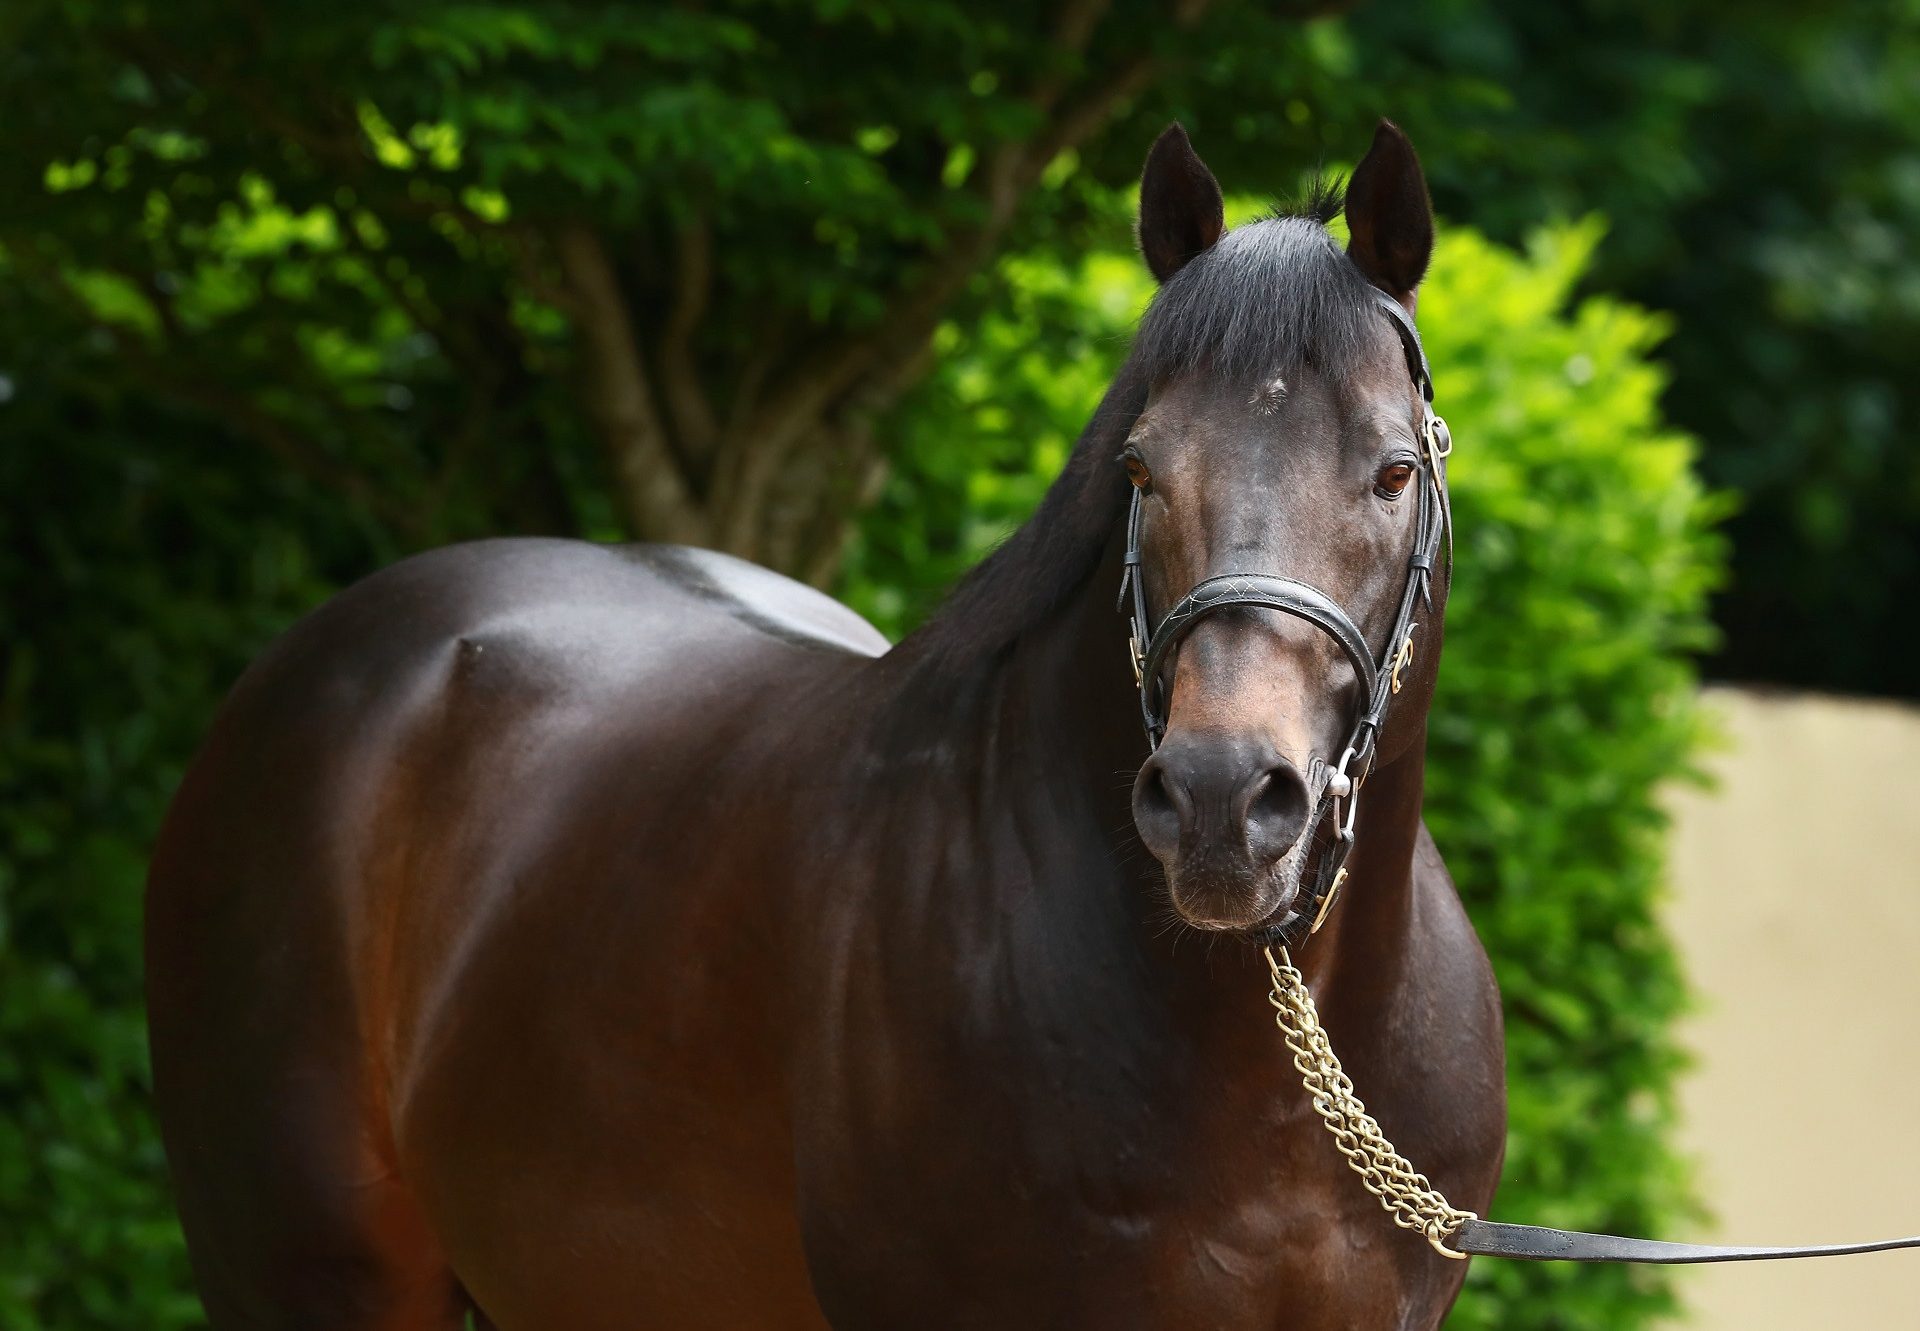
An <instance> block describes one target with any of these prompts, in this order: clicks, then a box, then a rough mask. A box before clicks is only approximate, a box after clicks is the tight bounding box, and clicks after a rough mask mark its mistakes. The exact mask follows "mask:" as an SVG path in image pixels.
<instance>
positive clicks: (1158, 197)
mask: <svg viewBox="0 0 1920 1331" xmlns="http://www.w3.org/2000/svg"><path fill="white" fill-rule="evenodd" d="M1226 229H1227V218H1226V209H1225V206H1224V204H1223V203H1222V201H1221V198H1220V182H1219V181H1217V180H1215V179H1214V178H1213V172H1211V171H1209V170H1207V164H1206V163H1205V162H1203V161H1201V160H1200V155H1199V154H1198V153H1196V152H1195V151H1194V150H1193V144H1191V143H1190V142H1188V141H1187V131H1186V130H1184V129H1182V128H1181V127H1180V125H1179V123H1178V122H1177V121H1176V122H1175V123H1173V124H1171V125H1168V126H1167V127H1166V129H1165V130H1163V131H1162V132H1161V134H1160V137H1159V138H1157V139H1155V140H1154V141H1153V148H1152V149H1151V150H1150V151H1149V152H1148V153H1147V165H1146V169H1145V170H1143V171H1142V172H1141V173H1140V253H1141V254H1142V255H1144V256H1145V257H1146V260H1147V267H1148V268H1150V269H1151V270H1152V271H1153V275H1154V278H1155V279H1156V280H1157V281H1161V282H1164V281H1166V280H1167V279H1168V278H1169V277H1172V276H1173V275H1174V274H1175V273H1177V272H1179V271H1180V270H1181V269H1182V268H1183V267H1185V266H1186V263H1187V261H1188V260H1189V259H1191V258H1193V257H1194V255H1196V254H1200V253H1202V252H1203V251H1205V250H1208V249H1211V248H1212V247H1213V244H1214V242H1215V241H1217V240H1219V239H1220V237H1221V236H1222V235H1223V234H1225V232H1226Z"/></svg>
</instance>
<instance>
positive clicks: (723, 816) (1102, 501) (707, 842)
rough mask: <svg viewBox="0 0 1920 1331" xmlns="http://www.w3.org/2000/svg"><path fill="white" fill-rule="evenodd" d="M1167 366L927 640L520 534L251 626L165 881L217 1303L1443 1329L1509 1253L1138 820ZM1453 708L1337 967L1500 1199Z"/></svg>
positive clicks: (1474, 1196)
mask: <svg viewBox="0 0 1920 1331" xmlns="http://www.w3.org/2000/svg"><path fill="white" fill-rule="evenodd" d="M1145 393H1146V390H1145V388H1144V386H1142V385H1139V384H1137V383H1129V382H1128V381H1127V380H1125V379H1124V378H1123V380H1122V382H1121V383H1120V384H1119V385H1117V386H1116V388H1115V389H1114V390H1113V392H1112V393H1111V394H1110V395H1109V399H1108V402H1107V403H1106V404H1105V405H1103V408H1102V410H1101V413H1100V414H1099V416H1098V417H1097V418H1096V420H1095V422H1094V424H1093V425H1092V426H1090V427H1089V430H1088V438H1087V439H1086V440H1083V444H1082V447H1081V449H1080V450H1079V451H1078V452H1077V453H1076V456H1075V459H1074V461H1073V462H1072V463H1071V464H1069V468H1068V471H1067V473H1066V475H1065V476H1063V478H1062V480H1061V481H1060V482H1059V484H1058V485H1057V486H1056V488H1055V491H1054V492H1053V494H1052V495H1051V496H1050V497H1049V500H1048V503H1047V505H1046V506H1045V508H1044V509H1043V512H1042V514H1041V515H1040V517H1039V518H1036V520H1035V522H1034V524H1032V525H1031V526H1030V527H1029V528H1028V529H1027V530H1026V531H1024V532H1023V533H1022V534H1021V535H1020V536H1019V537H1016V538H1015V539H1014V541H1012V542H1011V543H1010V544H1009V546H1008V547H1007V548H1006V550H1005V551H1003V552H1002V554H1001V555H1000V556H998V557H997V558H996V560H995V561H994V567H990V568H989V570H987V572H986V573H985V574H983V575H982V576H981V577H979V578H976V579H975V581H974V582H973V583H972V584H970V585H969V587H968V589H966V590H964V591H963V592H962V593H961V594H960V595H959V596H958V597H957V598H956V599H955V601H954V602H953V603H952V604H951V605H950V607H949V608H948V609H947V610H946V611H945V612H944V613H943V615H942V616H941V617H940V619H939V620H938V621H937V622H936V623H935V624H933V625H931V626H930V627H929V628H928V629H927V630H925V631H923V632H922V633H920V634H918V635H916V636H915V637H913V638H910V639H908V640H907V642H905V643H903V644H902V645H901V646H900V647H898V648H896V649H894V650H892V651H886V650H885V643H884V641H883V640H882V639H881V638H880V636H879V635H878V634H877V633H875V632H874V631H873V630H872V629H871V628H869V627H868V626H867V625H865V624H864V623H863V622H862V621H860V620H859V619H858V618H857V617H856V616H854V615H853V614H852V613H851V612H849V611H847V610H845V609H843V608H841V607H839V606H837V605H835V604H834V603H832V602H831V601H828V600H827V599H826V598H824V597H822V596H820V595H819V594H818V593H815V592H812V591H810V590H808V589H806V588H803V587H800V586H798V585H797V584H794V583H790V582H788V581H786V580H785V579H782V578H779V577H777V576H775V575H773V574H770V573H767V572H765V571H764V570H760V569H756V568H754V567H753V566H751V565H747V564H744V563H741V562H739V561H735V560H730V559H726V558H724V557H721V556H714V555H707V554H701V553H698V552H693V551H685V550H675V549H665V548H658V547H637V548H626V549H609V548H603V547H595V546H589V545H584V544H576V543H567V542H556V541H506V542H491V543H485V544H480V545H473V546H464V547H456V548H454V549H450V550H445V551H440V552H437V553H434V554H430V555H426V556H422V557H419V558H416V559H413V560H409V561H407V562H406V563H404V564H401V565H399V566H397V567H395V568H393V569H391V570H388V571H387V572H385V573H382V574H379V575H377V576H375V577H373V578H371V579H369V580H368V581H366V582H364V583H362V584H361V585H359V586H358V587H356V588H354V589H352V590H351V591H349V592H347V593H345V594H343V595H342V596H341V597H339V598H337V599H336V600H335V601H334V602H332V603H331V604H329V605H328V606H327V607H325V608H324V609H322V610H321V611H319V612H318V613H316V614H315V615H314V616H312V617H311V618H310V619H308V620H307V621H305V622H304V623H303V624H301V625H300V626H298V627H297V628H295V629H294V630H293V631H292V632H291V633H290V634H288V635H287V637H286V638H284V639H283V640H282V641H281V642H280V643H279V644H277V645H276V647H275V648H274V649H273V650H272V651H271V652H270V653H269V654H268V655H267V656H266V657H265V658H263V659H262V661H261V662H259V663H258V664H256V666H255V667H254V668H253V669H252V670H251V671H250V672H249V673H248V675H247V676H246V677H245V678H244V679H243V680H242V682H241V683H240V685H239V686H238V687H237V688H236V690H235V692H234V694H233V696H232V697H231V699H230V700H229V701H228V703H227V705H226V707H225V709H224V711H223V712H222V715H221V717H220V719H219V720H218V722H217V724H216V726H215V728H214V731H213V734H212V736H211V738H210V739H209V741H208V743H207V745H206V747H205V749H204V750H203V752H202V754H201V755H200V757H199V758H198V760H197V761H196V763H195V765H194V767H193V769H192V770H191V772H190V774H189V776H188V778H187V780H186V782H185V784H184V785H183V787H182V790H181V792H180V795H179V796H178V798H177V800H176V803H175V806H174V809H173V811H172V813H171V815H170V817H169V819H168V822H167V825H166V828H165V830H164V832H163V834H162V837H161V842H160V845H159V848H158V851H157V853H156V858H155V864H154V870H153V880H152V886H151V891H150V902H149V923H148V933H149V971H150V1007H151V1019H152V1027H153V1040H154V1062H155V1078H156V1084H155V1092H156V1099H157V1102H158V1105H159V1109H160V1113H161V1119H162V1127H163V1130H164V1132H165V1137H166V1141H167V1146H168V1151H169V1156H170V1160H171V1162H172V1166H173V1170H174V1175H175V1179H176V1183H177V1187H178V1192H179V1201H180V1206H181V1212H182V1216H183V1220H184V1222H185V1225H186V1229H187V1234H188V1238H189V1242H190V1247H191V1250H192V1254H193V1258H194V1265H195V1270H196V1274H197V1277H198V1279H199V1282H200V1285H201V1289H202V1292H203V1295H204V1296H205V1299H206V1302H207V1307H208V1311H209V1313H210V1315H211V1317H212V1319H213V1321H214V1323H215V1325H216V1326H218V1327H221V1328H229V1327H295V1326H299V1327H308V1326H312V1327H319V1326H326V1327H354V1328H375V1327H378V1328H409V1329H414V1328H417V1329H419V1331H427V1329H428V1328H442V1327H447V1328H451V1327H456V1326H459V1325H461V1318H462V1317H463V1316H464V1315H465V1310H466V1308H467V1307H468V1302H469V1300H471V1302H472V1304H474V1305H476V1306H477V1308H478V1309H479V1310H480V1311H481V1313H482V1315H483V1316H484V1317H485V1318H486V1319H488V1320H489V1321H490V1322H491V1323H492V1324H494V1325H498V1326H500V1327H502V1328H506V1329H507V1331H549V1329H559V1331H591V1329H592V1328H601V1327H605V1328H629V1327H673V1328H697V1327H715V1328H738V1327H749V1326H752V1327H760V1326H765V1327H788V1326H792V1327H809V1326H826V1325H831V1326H833V1327H836V1328H842V1329H843V1331H845V1329H847V1328H865V1327H872V1328H897V1327H903V1326H915V1327H996V1328H998V1327H1070V1326H1086V1327H1094V1326H1098V1327H1209V1328H1211V1327H1246V1328H1254V1327H1260V1328H1266V1327H1289V1328H1301V1329H1303V1331H1312V1329H1318V1328H1328V1329H1331V1328H1350V1327H1353V1328H1368V1329H1370V1331H1371V1329H1372V1328H1432V1327H1435V1326H1437V1325H1438V1324H1439V1322H1440V1320H1441V1318H1442V1317H1443V1315H1444V1313H1445V1310H1446V1308H1447V1307H1448V1306H1449V1305H1450V1303H1451V1301H1452V1299H1453V1297H1454V1295H1455V1293H1456V1292H1457V1290H1458V1286H1459V1280H1460V1276H1461V1274H1462V1272H1461V1266H1462V1265H1463V1264H1461V1263H1454V1262H1447V1261H1443V1260H1441V1259H1440V1258H1438V1257H1436V1256H1435V1255H1434V1254H1433V1253H1432V1252H1431V1251H1429V1249H1428V1248H1427V1246H1426V1245H1425V1243H1423V1242H1422V1241H1421V1240H1420V1239H1418V1238H1417V1237H1415V1236H1412V1235H1409V1234H1406V1233H1404V1232H1402V1231H1400V1230H1397V1229H1395V1228H1394V1227H1393V1226H1392V1225H1391V1224H1390V1223H1389V1221H1388V1219H1387V1217H1386V1216H1385V1215H1384V1214H1383V1213H1382V1212H1381V1210H1380V1209H1379V1207H1378V1205H1377V1204H1376V1203H1375V1202H1374V1200H1373V1199H1372V1198H1370V1197H1369V1196H1367V1195H1366V1193H1364V1192H1363V1191H1362V1190H1361V1188H1360V1186H1359V1184H1358V1182H1357V1180H1355V1179H1354V1177H1353V1176H1352V1175H1351V1174H1350V1173H1349V1172H1348V1171H1347V1167H1346V1165H1345V1164H1344V1162H1343V1161H1342V1159H1341V1158H1340V1156H1339V1155H1338V1154H1337V1153H1336V1152H1335V1150H1334V1148H1333V1145H1332V1143H1331V1142H1330V1141H1329V1140H1328V1138H1327V1137H1326V1135H1325V1134H1324V1132H1323V1131H1322V1130H1321V1128H1320V1126H1319V1124H1318V1121H1317V1120H1316V1119H1315V1117H1314V1115H1313V1114H1312V1112H1311V1110H1310V1108H1309V1106H1308V1105H1307V1103H1306V1100H1305V1097H1304V1096H1303V1094H1302V1093H1301V1091H1300V1087H1299V1083H1298V1081H1297V1079H1296V1077H1295V1074H1294V1072H1293V1070H1292V1068H1291V1066H1290V1063H1289V1061H1288V1058H1287V1055H1286V1053H1285V1050H1284V1048H1283V1046H1282V1045H1281V1043H1280V1041H1279V1038H1278V1036H1277V1034H1276V1033H1275V1031H1274V1030H1273V1028H1272V1025H1271V1023H1270V1021H1269V1020H1268V1011H1267V1008H1266V1004H1265V1002H1264V997H1263V995H1264V990H1265V983H1264V974H1263V971H1262V968H1261V967H1260V965H1259V963H1258V959H1257V953H1256V952H1255V951H1254V950H1253V949H1251V948H1249V947H1247V946H1246V945H1245V944H1244V943H1241V942H1237V941H1234V940H1221V941H1220V942H1218V943H1217V944H1216V943H1213V942H1211V941H1210V940H1208V939H1205V938H1198V937H1195V936H1194V935H1193V934H1192V933H1191V932H1190V931H1186V930H1182V929H1180V928H1179V927H1177V926H1175V925H1173V924H1172V923H1171V921H1170V916H1169V912H1168V910H1167V906H1166V887H1165V884H1164V882H1163V881H1162V879H1161V869H1160V866H1159V865H1158V864H1156V863H1155V862H1154V861H1153V860H1152V859H1151V858H1149V857H1148V856H1146V855H1144V854H1142V853H1140V851H1139V848H1138V845H1137V843H1136V842H1135V841H1134V840H1133V837H1132V833H1131V831H1130V829H1129V828H1128V827H1127V822H1128V816H1129V798H1128V791H1127V789H1126V785H1125V778H1126V775H1127V774H1128V773H1130V772H1131V771H1132V770H1133V769H1134V768H1135V767H1137V766H1138V765H1139V763H1140V760H1141V758H1142V756H1143V745H1142V740H1141V737H1140V732H1139V728H1138V720H1137V718H1138V711H1137V706H1136V702H1135V698H1134V685H1133V680H1132V678H1131V676H1130V673H1129V670H1128V667H1127V664H1126V661H1125V655H1124V651H1123V650H1121V649H1120V647H1119V645H1118V641H1117V639H1118V638H1119V637H1120V636H1121V634H1120V630H1119V626H1118V624H1117V623H1116V622H1115V616H1114V614H1113V607H1112V589H1113V587H1114V586H1115V585H1116V584H1117V581H1118V577H1119V572H1120V538H1121V533H1120V515H1121V514H1122V513H1123V512H1124V504H1125V499H1126V495H1127V489H1126V485H1125V482H1124V480H1122V479H1121V478H1120V477H1119V476H1118V475H1117V474H1116V473H1115V472H1114V471H1113V469H1112V468H1111V466H1110V465H1109V464H1110V459H1111V457H1112V456H1113V449H1114V447H1115V444H1116V442H1117V440H1118V438H1119V437H1120V436H1121V435H1123V434H1124V433H1125V431H1126V429H1127V428H1128V426H1129V425H1130V424H1131V422H1132V421H1133V420H1134V419H1135V418H1136V417H1138V416H1139V415H1140V412H1141V408H1142V403H1143V401H1144V399H1145ZM1042 566H1044V567H1046V568H1047V573H1046V574H1045V576H1043V577H1042V576H1035V575H1034V574H1033V573H1032V572H1031V570H1032V569H1034V568H1038V567H1042ZM995 568H997V569H998V572H996V571H995ZM1197 657H1198V653H1197V652H1196V659H1197ZM1418 685H1419V689H1420V690H1422V691H1424V690H1425V689H1429V688H1430V687H1431V679H1430V677H1427V678H1423V679H1422V680H1420V681H1418ZM1422 706H1423V707H1424V697H1423V698H1422ZM1177 719H1178V713H1177V712H1176V720H1177ZM1404 729H1405V727H1403V730H1404ZM1420 739H1421V736H1420V734H1419V731H1418V726H1417V724H1415V729H1414V730H1412V731H1410V732H1408V733H1407V734H1403V735H1402V736H1401V742H1400V743H1399V744H1398V745H1397V746H1396V747H1395V751H1394V752H1393V753H1391V754H1383V758H1382V765H1381V766H1380V768H1379V769H1378V770H1376V771H1375V772H1374V773H1373V775H1372V777H1371V780H1370V782H1369V784H1368V788H1367V793H1368V801H1367V803H1366V805H1365V806H1364V807H1363V809H1362V811H1361V816H1360V826H1359V833H1360V836H1359V843H1358V845H1359V849H1358V850H1357V851H1356V853H1355V855H1354V858H1353V860H1352V866H1351V867H1352V875H1353V876H1352V879H1351V880H1350V882H1349V883H1348V885H1347V886H1346V888H1345V891H1344V896H1343V900H1342V904H1341V907H1340V909H1339V911H1337V912H1336V913H1335V914H1334V915H1333V917H1332V919H1331V920H1330V922H1329V924H1328V927H1327V928H1326V930H1325V931H1324V932H1322V933H1321V934H1320V935H1318V936H1317V937H1316V938H1315V939H1314V941H1313V943H1312V944H1311V946H1309V947H1308V948H1306V949H1305V951H1304V953H1303V954H1302V956H1301V958H1300V961H1301V965H1302V968H1303V970H1305V972H1306V973H1307V976H1308V979H1309V981H1310V983H1311V984H1312V986H1313V988H1314V991H1315V993H1316V995H1317V998H1318V1001H1319V1005H1320V1009H1321V1012H1322V1014H1323V1016H1324V1019H1325V1021H1326V1024H1327V1026H1328V1028H1329V1030H1330V1032H1331V1034H1332V1036H1333V1038H1334V1040H1335V1042H1336V1044H1337V1045H1338V1047H1339V1048H1340V1051H1341V1055H1342V1057H1343V1059H1344V1060H1345V1062H1346V1065H1347V1067H1348V1069H1349V1070H1350V1071H1351V1072H1352V1074H1353V1076H1354V1078H1355V1081H1356V1083H1357V1084H1358V1085H1359V1087H1360V1090H1361V1093H1362V1094H1363V1095H1365V1096H1366V1097H1367V1099H1368V1102H1369V1105H1370V1107H1371V1108H1372V1109H1373V1110H1374V1112H1375V1113H1376V1115H1377V1116H1378V1117H1379V1119H1380V1120H1381V1122H1382V1124H1383V1125H1384V1127H1385V1129H1386V1130H1387V1132H1388V1134H1389V1135H1390V1136H1392V1137H1393V1138H1394V1140H1395V1141H1396V1142H1397V1143H1398V1144H1399V1145H1400V1146H1401V1147H1402V1148H1403V1149H1404V1150H1405V1151H1406V1152H1407V1153H1408V1154H1409V1155H1410V1156H1412V1157H1413V1158H1414V1159H1416V1160H1419V1161H1420V1162H1421V1163H1422V1166H1423V1167H1425V1168H1427V1169H1428V1170H1429V1172H1430V1173H1431V1174H1432V1176H1433V1178H1434V1181H1435V1183H1436V1184H1437V1185H1438V1186H1440V1187H1441V1188H1443V1189H1444V1190H1445V1191H1447V1192H1448V1193H1449V1194H1451V1195H1452V1196H1453V1197H1454V1200H1455V1201H1457V1202H1459V1203H1460V1204H1462V1205H1467V1206H1475V1207H1484V1205H1485V1203H1486V1202H1487V1200H1488V1199H1489V1197H1490V1194H1491V1191H1492V1188H1493V1184H1494V1180H1495V1178H1496V1176H1497V1173H1498V1166H1499V1159H1500V1153H1501V1142H1502V1137H1503V1130H1504V1129H1503V1096H1502V1077H1501V1054H1500V1031H1499V1014H1498V1004H1497V998H1496V995H1495V992H1494V988H1493V983H1492V978H1491V975H1490V973H1489V971H1488V968H1487V965H1486V962H1485V959H1484V956H1483V955H1482V953H1481V950H1480V947H1479V945H1478V943H1477V941H1476V940H1475V938H1474V937H1473V934H1472V931H1471V929H1470V927H1469V925H1468V923H1467V921H1466V918H1465V916H1464V914H1463V912H1462V911H1461V908H1460V905H1459V902H1458V899H1457V898H1456V896H1455V894H1454V892H1453V889H1452V886H1451V884H1450V882H1449V881H1448V879H1447V876H1446V872H1445V869H1444V867H1443V866H1442V864H1441V862H1440V859H1439V856H1438V855H1437V853H1436V852H1435V850H1434V848H1433V845H1432V843H1431V841H1430V840H1429V839H1428V838H1427V836H1426V833H1425V831H1424V828H1422V827H1421V825H1420V822H1419V800H1420V786H1421V775H1422V761H1423V759H1422V745H1421V742H1420Z"/></svg>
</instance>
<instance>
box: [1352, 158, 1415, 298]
mask: <svg viewBox="0 0 1920 1331" xmlns="http://www.w3.org/2000/svg"><path fill="white" fill-rule="evenodd" d="M1347 232H1348V235H1349V236H1350V239H1349V240H1348V242H1347V254H1348V255H1349V256H1350V257H1351V258H1352V259H1353V261H1354V263H1356V264H1358V265H1359V266H1360V271H1361V272H1363V273H1365V274H1366V275H1367V280H1368V281H1369V282H1372V283H1373V284H1374V285H1375V286H1377V287H1379V288H1380V289H1381V290H1382V291H1384V292H1386V293H1387V294H1388V295H1389V296H1392V297H1393V298H1394V299H1395V300H1397V301H1399V302H1400V303H1401V304H1402V305H1404V306H1406V307H1407V309H1408V310H1409V311H1411V310H1412V309H1413V300H1414V292H1416V291H1417V290H1418V289H1419V287H1420V279H1421V278H1423V277H1425V276H1426V275H1427V260H1429V259H1431V258H1432V257H1433V205H1432V204H1431V203H1429V202H1428V201H1427V178H1426V176H1424V175H1422V174H1421V171H1420V158H1419V156H1418V155H1417V154H1416V153H1415V152H1414V151H1413V144H1412V142H1411V141H1410V140H1409V139H1408V138H1407V136H1406V135H1405V134H1404V133H1402V132H1401V129H1400V126H1398V125H1396V124H1394V123H1393V122H1392V121H1391V120H1382V121H1381V122H1380V128H1378V129H1376V130H1375V131H1374V132H1373V146H1372V147H1371V148H1369V149H1367V155H1366V156H1365V157H1363V158H1361V159H1360V165H1359V166H1357V167H1355V168H1354V170H1353V179H1352V180H1350V181H1348V182H1347Z"/></svg>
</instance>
